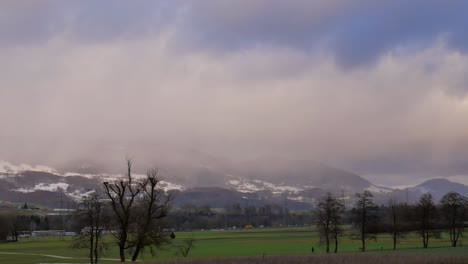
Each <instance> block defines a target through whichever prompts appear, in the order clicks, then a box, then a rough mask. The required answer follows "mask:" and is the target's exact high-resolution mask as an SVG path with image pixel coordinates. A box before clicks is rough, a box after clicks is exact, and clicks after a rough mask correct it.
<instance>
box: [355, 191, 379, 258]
mask: <svg viewBox="0 0 468 264" xmlns="http://www.w3.org/2000/svg"><path fill="white" fill-rule="evenodd" d="M355 196H356V198H357V201H356V204H355V207H354V209H355V211H356V212H357V216H358V217H357V222H358V224H359V227H360V228H359V229H360V239H361V243H362V247H361V251H363V252H364V251H366V240H367V239H372V238H375V236H374V235H373V234H371V233H370V232H369V231H368V220H369V216H370V215H369V210H370V209H372V208H375V204H374V201H373V197H374V196H373V195H372V193H371V192H370V191H364V192H363V193H356V194H355Z"/></svg>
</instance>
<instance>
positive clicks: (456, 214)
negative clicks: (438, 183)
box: [440, 192, 468, 247]
mask: <svg viewBox="0 0 468 264" xmlns="http://www.w3.org/2000/svg"><path fill="white" fill-rule="evenodd" d="M467 205H468V202H467V199H466V198H465V197H463V196H461V195H460V194H459V193H457V192H448V193H447V194H445V195H444V196H443V197H442V199H441V200H440V207H441V209H442V211H443V213H444V214H443V215H444V218H445V220H446V223H447V227H448V231H449V234H450V242H451V244H452V247H456V246H457V242H458V239H459V238H460V237H461V236H462V235H463V231H464V227H465V222H464V220H465V214H466V210H467Z"/></svg>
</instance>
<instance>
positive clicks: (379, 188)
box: [366, 185, 393, 193]
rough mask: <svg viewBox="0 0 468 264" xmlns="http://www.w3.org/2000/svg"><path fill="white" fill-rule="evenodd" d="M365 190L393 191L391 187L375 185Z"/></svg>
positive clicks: (375, 191) (377, 191) (376, 191)
mask: <svg viewBox="0 0 468 264" xmlns="http://www.w3.org/2000/svg"><path fill="white" fill-rule="evenodd" d="M366 190H368V191H370V192H373V193H389V192H392V191H393V190H392V189H389V188H383V187H379V186H376V185H371V186H370V187H368V188H366Z"/></svg>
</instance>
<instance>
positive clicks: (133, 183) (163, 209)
mask: <svg viewBox="0 0 468 264" xmlns="http://www.w3.org/2000/svg"><path fill="white" fill-rule="evenodd" d="M156 176H157V170H149V171H148V174H147V177H146V178H145V179H141V180H137V179H135V177H134V176H133V175H132V160H131V159H127V175H126V177H125V179H121V180H120V181H116V182H114V183H109V182H105V183H104V191H105V193H106V195H107V197H108V198H109V199H110V203H111V207H112V211H113V212H114V215H115V218H116V222H117V230H118V231H117V232H116V233H114V236H115V237H116V238H117V241H118V246H119V254H120V261H122V262H125V252H126V251H127V250H128V251H131V252H132V261H136V260H137V258H138V256H139V254H140V252H141V250H142V249H143V248H144V247H147V246H151V245H155V246H159V245H160V244H161V243H162V242H163V241H164V240H165V234H164V233H163V232H162V230H161V228H160V226H159V225H158V220H159V219H161V218H164V217H165V216H166V215H167V211H168V204H169V202H170V201H171V200H172V199H173V197H174V195H173V193H168V194H166V193H164V192H163V191H162V190H160V189H158V188H157V187H158V183H159V181H158V180H157V179H156Z"/></svg>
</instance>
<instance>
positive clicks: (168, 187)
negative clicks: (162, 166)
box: [159, 181, 184, 191]
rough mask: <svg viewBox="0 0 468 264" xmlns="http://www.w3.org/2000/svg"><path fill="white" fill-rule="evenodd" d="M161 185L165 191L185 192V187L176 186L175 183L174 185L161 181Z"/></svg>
mask: <svg viewBox="0 0 468 264" xmlns="http://www.w3.org/2000/svg"><path fill="white" fill-rule="evenodd" d="M159 183H160V184H161V186H160V187H161V189H163V190H164V191H170V190H183V189H184V187H183V186H182V185H179V184H175V183H172V182H167V181H160V182H159Z"/></svg>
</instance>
